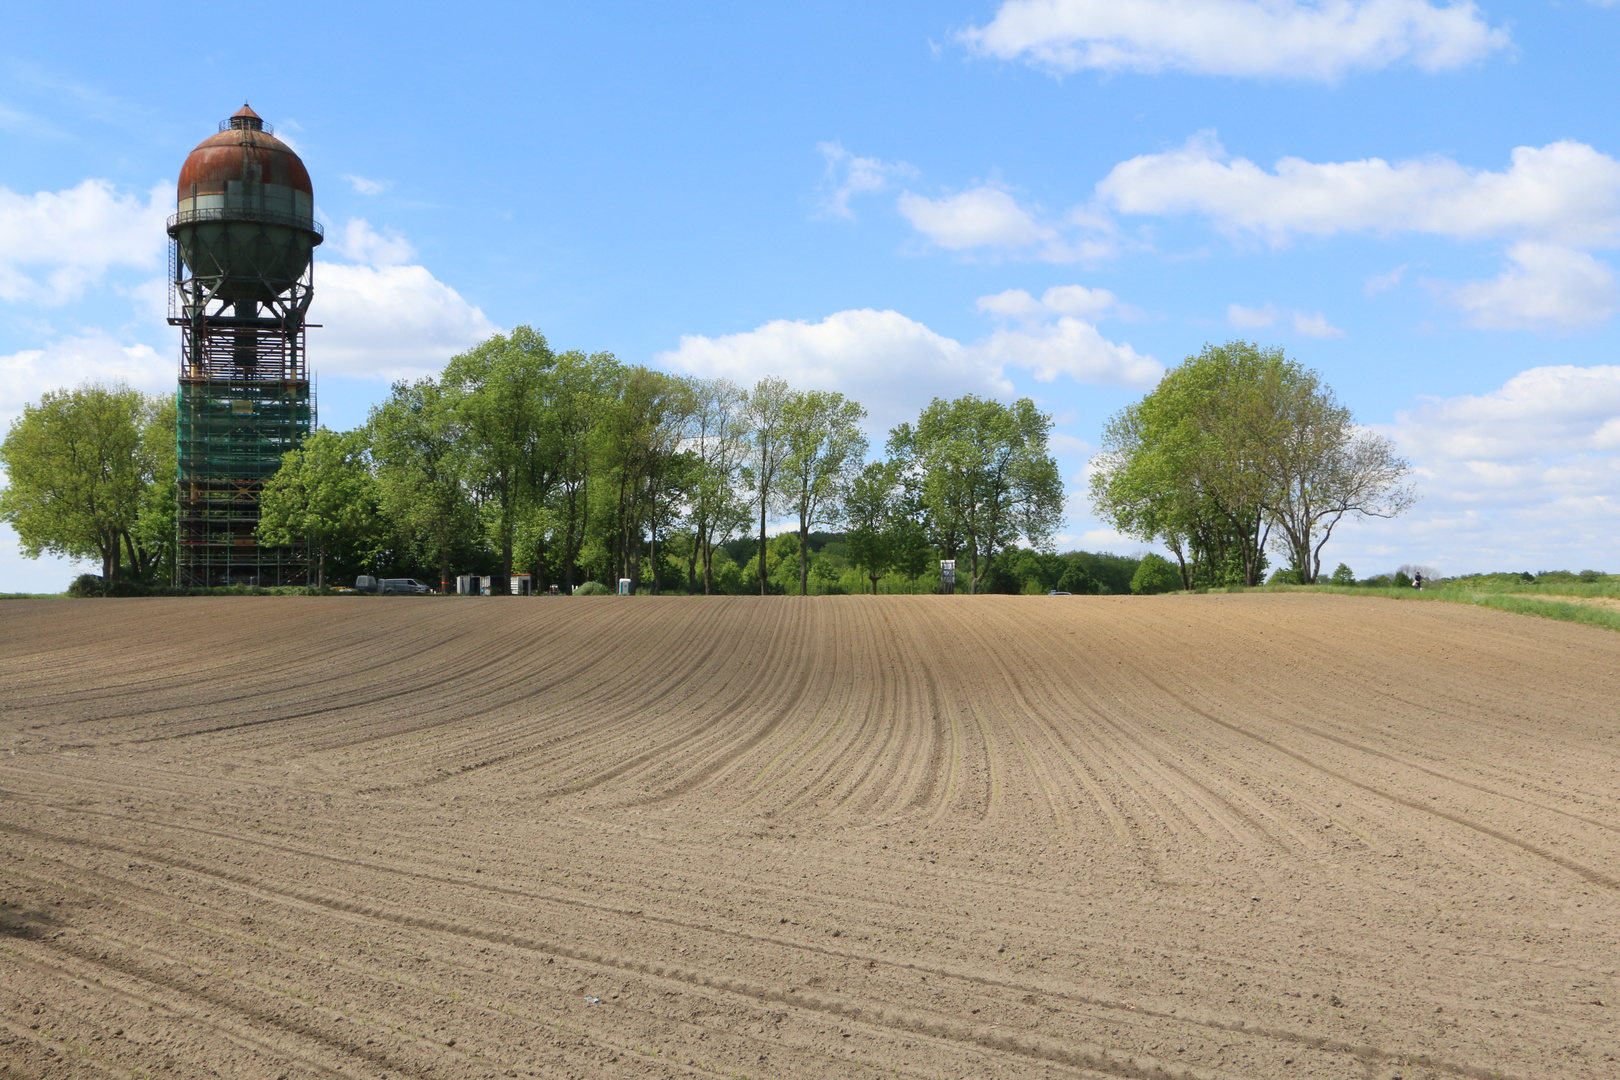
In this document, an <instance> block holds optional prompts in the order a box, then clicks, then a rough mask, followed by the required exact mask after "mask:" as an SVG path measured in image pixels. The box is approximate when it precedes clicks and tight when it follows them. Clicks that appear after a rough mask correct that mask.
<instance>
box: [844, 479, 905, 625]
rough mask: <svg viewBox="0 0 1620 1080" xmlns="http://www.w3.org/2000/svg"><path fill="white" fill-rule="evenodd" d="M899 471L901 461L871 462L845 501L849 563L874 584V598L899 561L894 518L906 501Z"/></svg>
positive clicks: (856, 480) (853, 484)
mask: <svg viewBox="0 0 1620 1080" xmlns="http://www.w3.org/2000/svg"><path fill="white" fill-rule="evenodd" d="M899 472H900V466H899V463H898V462H893V461H874V462H870V463H869V464H867V465H866V467H865V468H863V469H862V470H861V471H860V472H859V473H857V474H856V475H855V477H854V478H853V479H852V480H851V481H850V484H849V490H848V491H847V493H846V495H845V499H844V509H845V514H846V517H847V520H848V523H849V531H848V533H846V534H845V536H846V538H845V543H846V544H847V545H848V550H849V561H850V562H851V563H852V564H853V565H855V566H856V567H858V568H859V569H860V570H861V572H862V573H863V574H865V576H866V578H867V580H869V581H870V582H871V583H872V595H873V596H876V595H877V589H878V581H879V580H880V579H882V577H883V575H884V574H886V573H888V572H889V571H890V570H891V569H892V568H893V567H894V565H895V561H896V558H895V557H896V551H895V543H894V519H895V517H896V516H897V514H898V512H899V509H900V504H901V500H902V499H903V498H904V490H903V488H902V487H901V485H900V477H899Z"/></svg>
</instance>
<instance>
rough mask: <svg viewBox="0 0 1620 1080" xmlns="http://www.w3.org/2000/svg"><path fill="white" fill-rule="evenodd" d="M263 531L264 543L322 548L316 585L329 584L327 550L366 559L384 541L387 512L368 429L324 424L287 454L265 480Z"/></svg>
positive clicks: (261, 533) (261, 537)
mask: <svg viewBox="0 0 1620 1080" xmlns="http://www.w3.org/2000/svg"><path fill="white" fill-rule="evenodd" d="M259 506H260V517H259V528H258V536H259V541H260V542H261V543H264V544H270V545H275V546H287V545H291V544H297V543H301V542H303V543H308V544H309V545H310V546H311V547H313V548H314V549H315V551H316V553H317V554H316V567H317V571H316V578H315V584H316V587H318V588H322V589H324V588H325V587H326V563H327V556H328V554H329V553H330V552H331V551H332V549H334V548H337V549H339V550H341V551H342V552H343V553H344V554H345V555H346V556H348V557H349V558H350V559H354V560H356V561H362V562H363V561H364V560H365V559H366V558H367V557H368V556H371V555H374V554H375V552H376V550H377V548H378V547H379V546H380V540H381V532H382V515H381V511H380V509H379V500H378V491H377V481H376V478H375V477H373V476H372V474H371V467H370V462H369V460H368V459H367V445H366V433H365V432H364V431H363V430H360V431H349V432H336V431H328V430H326V429H324V428H323V429H321V430H320V431H317V432H315V433H314V434H313V435H311V436H309V438H307V439H305V440H304V444H303V446H301V447H299V448H298V449H297V450H291V451H288V452H287V453H286V454H284V455H282V458H281V468H280V469H278V470H277V471H276V474H275V475H274V476H272V477H271V478H270V480H269V481H268V482H267V483H266V484H265V486H264V493H263V495H262V496H261V498H260V503H259Z"/></svg>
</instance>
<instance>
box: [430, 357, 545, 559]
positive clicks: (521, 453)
mask: <svg viewBox="0 0 1620 1080" xmlns="http://www.w3.org/2000/svg"><path fill="white" fill-rule="evenodd" d="M555 366H556V357H555V356H554V355H553V354H552V351H551V346H550V345H548V344H547V343H546V339H545V337H544V335H542V334H540V333H539V332H538V331H536V330H534V329H532V328H531V327H528V326H520V327H518V328H517V329H515V330H513V331H512V332H511V333H510V334H496V335H494V336H493V337H491V338H489V339H488V340H486V341H483V342H480V343H479V344H478V345H476V346H474V347H473V348H471V349H469V350H468V351H466V352H464V353H461V354H459V355H457V356H455V357H452V358H451V360H450V362H449V363H448V364H447V365H445V369H444V378H443V386H444V389H445V391H446V392H448V393H449V394H450V395H452V398H453V400H454V403H455V408H456V412H457V414H458V416H459V418H460V420H461V434H462V437H463V439H464V440H465V441H464V443H463V449H464V450H465V453H466V462H467V469H468V478H469V479H470V480H471V481H472V484H473V486H474V487H475V489H476V490H477V491H478V493H479V496H480V499H481V503H482V507H483V509H485V510H486V511H487V517H488V522H489V531H490V533H491V537H492V539H493V540H494V543H495V548H496V551H497V552H498V554H499V558H500V565H501V573H502V574H503V575H505V576H506V577H508V578H509V577H511V575H512V563H513V557H514V551H515V547H516V539H517V533H518V527H519V524H520V519H521V518H522V516H523V515H524V514H526V513H529V512H531V511H533V510H534V509H536V508H537V507H538V506H539V504H540V503H541V502H542V501H543V500H544V498H545V497H546V495H547V494H548V493H549V492H550V490H551V487H552V485H554V484H555V483H556V482H557V472H558V459H559V456H560V455H559V453H558V447H557V446H556V441H555V438H554V436H555V434H556V432H555V431H554V430H553V429H552V428H551V426H550V425H549V424H547V423H546V422H545V421H546V415H547V412H548V407H549V405H550V396H551V393H552V391H553V388H554V380H553V379H552V377H551V376H552V369H553V368H554V367H555Z"/></svg>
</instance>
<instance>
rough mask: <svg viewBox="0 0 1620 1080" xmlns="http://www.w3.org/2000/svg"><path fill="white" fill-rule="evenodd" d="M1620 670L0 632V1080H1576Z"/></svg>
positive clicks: (78, 608)
mask: <svg viewBox="0 0 1620 1080" xmlns="http://www.w3.org/2000/svg"><path fill="white" fill-rule="evenodd" d="M1617 672H1620V635H1615V634H1611V633H1608V632H1605V631H1600V630H1594V629H1590V628H1585V627H1579V626H1570V625H1565V624H1559V623H1553V622H1547V621H1542V620H1533V619H1527V618H1522V617H1517V616H1512V615H1506V614H1502V613H1498V612H1493V611H1488V610H1484V609H1480V608H1474V607H1466V606H1461V605H1448V604H1412V603H1394V602H1389V601H1383V600H1375V599H1355V598H1345V597H1337V596H1319V595H1298V594H1296V595H1260V594H1251V595H1241V596H1223V595H1211V596H1193V597H1154V598H1112V597H1103V598H1098V597H979V598H967V597H882V598H870V597H828V598H818V599H811V600H799V599H792V598H768V599H763V600H761V599H753V598H716V599H709V600H699V599H676V598H670V599H652V598H635V599H619V598H602V599H594V600H579V599H572V600H571V599H551V598H539V599H534V600H503V599H474V598H467V599H448V598H446V599H428V598H398V599H358V598H356V599H348V598H336V599H329V600H322V599H297V598H264V599H255V598H231V599H191V600H173V601H169V600H130V601H118V600H109V601H82V602H81V601H10V602H6V603H5V604H4V605H3V606H0V832H3V833H4V836H5V838H6V843H5V847H4V856H3V860H0V889H3V892H0V1075H3V1076H8V1077H9V1076H19V1077H24V1076H25V1077H36V1076H37V1077H61V1076H70V1075H71V1076H100V1075H108V1076H132V1075H133V1076H149V1075H163V1076H172V1077H191V1076H198V1077H201V1076H216V1075H224V1076H233V1077H266V1078H280V1077H298V1076H330V1075H334V1074H336V1075H342V1076H352V1077H380V1076H385V1075H386V1076H389V1077H408V1076H432V1077H461V1076H466V1077H496V1076H579V1077H586V1076H589V1077H599V1076H605V1077H612V1076H694V1075H696V1076H723V1077H739V1076H750V1077H756V1078H757V1077H777V1076H801V1077H837V1076H847V1077H872V1076H895V1075H898V1076H902V1077H959V1076H995V1077H1024V1076H1028V1077H1046V1076H1096V1075H1116V1076H1126V1077H1148V1076H1160V1075H1164V1076H1173V1077H1181V1076H1186V1077H1194V1076H1217V1075H1218V1076H1274V1077H1295V1076H1312V1075H1316V1076H1324V1077H1347V1076H1370V1077H1391V1076H1394V1075H1401V1076H1403V1077H1425V1076H1435V1077H1453V1076H1455V1077H1481V1076H1492V1075H1504V1076H1532V1075H1534V1076H1549V1075H1557V1076H1594V1077H1597V1076H1612V1075H1614V1074H1615V1071H1616V1069H1617V1068H1620V1065H1617V1064H1616V1055H1617V1054H1620V1033H1617V1029H1616V1022H1615V1019H1614V1018H1615V1015H1616V1009H1617V1007H1620V980H1617V976H1616V965H1617V960H1616V956H1617V945H1620V943H1617V940H1616V938H1617V935H1620V903H1617V899H1620V728H1617V726H1616V719H1617V707H1616V704H1615V703H1616V701H1617V700H1620V674H1617Z"/></svg>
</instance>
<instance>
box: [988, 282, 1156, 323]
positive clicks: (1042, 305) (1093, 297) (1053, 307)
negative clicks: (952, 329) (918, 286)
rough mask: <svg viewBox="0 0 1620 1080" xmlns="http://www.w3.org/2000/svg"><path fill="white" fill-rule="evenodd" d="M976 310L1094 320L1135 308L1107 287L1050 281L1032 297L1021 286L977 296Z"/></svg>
mask: <svg viewBox="0 0 1620 1080" xmlns="http://www.w3.org/2000/svg"><path fill="white" fill-rule="evenodd" d="M976 306H977V307H978V309H979V310H980V311H987V312H989V313H991V314H992V315H999V316H1001V317H1002V318H1006V319H1018V320H1020V321H1022V322H1029V321H1030V320H1032V319H1042V318H1045V317H1047V316H1049V315H1074V316H1077V317H1079V318H1085V319H1091V320H1096V319H1100V318H1102V317H1103V316H1105V315H1108V314H1115V315H1123V316H1126V317H1136V316H1137V315H1138V314H1139V312H1137V311H1136V309H1135V308H1132V307H1130V306H1129V305H1125V304H1121V303H1120V302H1119V298H1118V297H1116V296H1115V295H1114V294H1113V293H1111V292H1109V291H1108V290H1107V289H1088V288H1086V287H1085V286H1084V285H1054V286H1052V287H1051V288H1050V289H1047V290H1046V292H1045V293H1043V294H1042V295H1041V298H1040V299H1039V300H1037V299H1035V298H1034V297H1033V296H1031V295H1030V294H1029V293H1027V292H1025V291H1024V290H1023V289H1008V290H1007V291H1006V292H1000V293H996V294H994V295H993V296H981V297H979V299H978V302H977V305H976Z"/></svg>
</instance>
